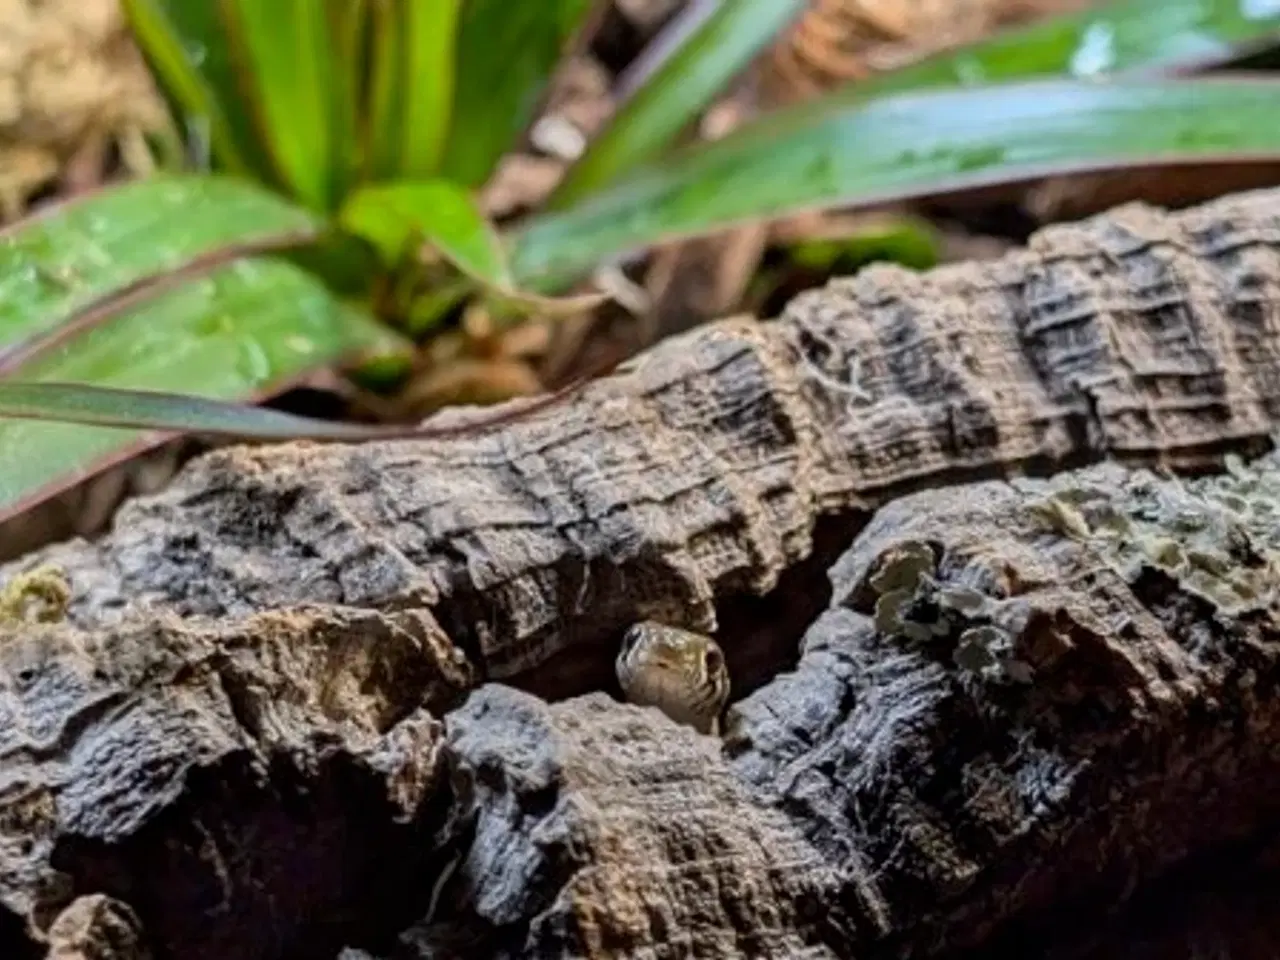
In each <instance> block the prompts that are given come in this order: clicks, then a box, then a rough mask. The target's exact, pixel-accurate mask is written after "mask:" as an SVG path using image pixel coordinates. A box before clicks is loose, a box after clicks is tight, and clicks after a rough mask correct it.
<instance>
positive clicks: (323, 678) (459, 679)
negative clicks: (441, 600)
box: [0, 609, 469, 960]
mask: <svg viewBox="0 0 1280 960" xmlns="http://www.w3.org/2000/svg"><path fill="white" fill-rule="evenodd" d="M468 680H469V676H468V674H467V672H466V670H465V664H464V663H463V662H461V661H460V660H459V659H458V657H457V656H456V650H455V649H454V648H453V647H452V645H450V644H449V643H448V642H447V641H446V640H445V639H444V638H443V637H442V636H441V635H440V634H439V633H438V632H437V631H435V628H434V627H432V626H431V625H430V624H429V622H427V621H424V620H423V619H422V618H421V617H419V616H417V615H416V614H413V613H405V614H401V615H398V616H396V617H393V618H390V619H388V618H378V617H374V616H372V615H370V614H368V613H364V612H360V611H346V612H341V611H336V610H332V609H330V610H326V611H312V612H307V611H302V610H295V611H290V612H289V613H286V614H273V613H266V614H260V615H257V616H254V617H251V618H248V619H247V620H245V621H243V622H240V623H224V624H222V625H220V626H218V627H209V626H192V625H189V624H183V623H181V622H179V621H177V620H174V619H172V618H158V619H157V620H156V621H155V622H152V623H147V624H130V625H126V626H120V627H116V628H103V629H101V630H99V631H96V632H94V633H84V632H81V631H78V630H76V629H74V628H68V627H61V626H47V625H32V626H27V627H18V628H14V627H7V628H3V629H0V914H4V913H5V912H6V911H7V912H8V913H9V914H10V915H11V916H14V917H17V918H19V919H20V920H21V921H22V923H21V924H16V923H14V924H8V925H6V924H4V923H0V956H4V957H10V956H16V957H21V956H24V955H29V954H24V953H22V952H19V951H20V950H22V947H21V945H20V941H18V940H16V939H14V938H16V937H17V936H18V927H19V926H25V927H26V928H27V929H28V930H29V931H30V936H31V938H32V939H34V940H40V939H44V938H45V937H46V936H50V937H52V934H50V933H49V930H50V927H51V925H54V926H56V924H55V919H56V916H57V914H58V913H59V912H60V911H61V910H62V909H63V908H64V907H66V906H67V904H68V903H69V901H70V899H71V898H73V897H76V896H82V895H86V894H95V893H107V894H109V895H110V896H112V897H115V898H117V899H119V900H122V901H124V902H125V903H127V904H128V905H129V906H130V907H132V908H133V909H135V910H136V911H137V912H138V914H139V915H140V916H141V917H142V919H143V926H144V928H145V931H146V936H147V937H148V939H149V941H150V943H151V946H152V949H153V950H154V951H155V956H157V957H184V958H209V960H213V958H226V957H279V956H290V955H296V954H295V953H294V951H297V950H300V949H301V950H304V951H305V950H306V949H308V948H310V949H320V948H323V947H324V945H325V944H328V945H329V948H330V952H332V951H334V950H336V949H337V947H338V946H340V945H341V943H342V940H343V939H344V938H347V937H350V936H352V935H353V934H354V933H356V932H359V931H361V930H364V929H367V928H368V927H369V926H370V925H373V926H376V925H377V924H378V923H380V922H381V923H386V922H387V918H388V917H389V916H394V915H395V913H396V911H397V909H398V910H400V911H402V912H403V911H405V910H407V909H408V910H412V909H413V907H414V906H415V901H416V898H418V897H420V896H421V895H420V893H419V892H418V891H417V888H416V887H415V886H414V884H413V883H412V882H411V881H413V880H416V879H417V878H418V876H419V873H418V871H419V869H421V867H422V861H421V856H420V855H419V854H418V853H417V852H415V848H418V849H421V850H422V855H425V853H426V849H425V847H424V846H422V845H421V844H420V840H421V838H420V837H419V834H418V831H419V828H420V824H421V821H422V818H423V817H424V816H425V817H426V818H427V819H431V818H432V817H433V816H434V815H438V814H439V812H440V809H441V805H442V804H443V805H444V808H446V809H447V804H448V790H447V788H445V787H443V786H442V785H441V782H440V781H441V778H442V777H443V775H444V774H443V771H442V767H441V762H442V761H441V757H440V753H439V748H440V738H441V732H442V728H441V724H440V722H439V721H438V720H437V719H435V717H436V716H439V715H442V714H444V713H445V712H446V711H447V710H449V709H450V708H451V707H453V706H455V705H456V704H457V703H458V702H459V701H460V699H461V697H462V695H463V692H464V691H465V689H466V686H467V683H468ZM418 905H420V904H418ZM379 918H381V919H379ZM5 931H11V933H10V935H9V939H6V937H5ZM53 939H54V940H55V945H56V940H57V938H56V937H55V938H53ZM335 940H336V942H333V941H335ZM311 955H315V954H311Z"/></svg>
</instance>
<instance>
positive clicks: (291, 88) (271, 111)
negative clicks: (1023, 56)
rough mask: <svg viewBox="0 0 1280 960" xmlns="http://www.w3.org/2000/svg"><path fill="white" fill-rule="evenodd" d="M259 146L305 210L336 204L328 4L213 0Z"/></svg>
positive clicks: (307, 0) (291, 0)
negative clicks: (228, 44) (261, 144)
mask: <svg viewBox="0 0 1280 960" xmlns="http://www.w3.org/2000/svg"><path fill="white" fill-rule="evenodd" d="M216 4H217V6H218V7H219V9H220V10H221V13H222V21H223V26H224V29H225V34H226V42H229V43H230V44H231V49H232V57H233V61H234V62H235V64H236V66H237V67H238V69H239V80H240V83H241V84H242V87H241V89H242V91H243V92H244V94H245V96H246V97H247V99H248V101H249V105H250V110H251V113H252V116H253V118H254V120H255V121H256V127H255V129H256V131H257V136H258V139H259V141H260V142H262V143H263V144H265V146H266V148H267V150H268V152H269V154H270V155H271V157H272V158H273V159H274V162H275V167H276V170H277V172H278V174H279V177H280V179H281V180H282V181H283V182H284V183H285V184H287V186H288V189H289V190H290V191H291V192H292V193H293V195H294V196H296V197H298V198H299V199H300V200H301V201H302V202H303V203H305V204H306V205H307V206H308V207H310V208H311V209H313V210H317V211H326V210H329V209H331V208H332V207H333V205H334V204H335V203H336V202H337V197H336V196H335V194H334V189H333V187H334V182H335V179H336V178H335V176H334V170H333V155H334V149H333V141H332V136H333V119H334V118H333V104H334V102H335V90H334V82H333V79H332V78H333V77H334V76H335V71H334V62H335V60H336V58H337V49H336V45H335V42H334V38H333V37H331V36H330V33H329V14H330V10H329V9H328V7H327V5H326V4H325V3H321V2H317V0H272V2H270V3H263V2H261V0H216Z"/></svg>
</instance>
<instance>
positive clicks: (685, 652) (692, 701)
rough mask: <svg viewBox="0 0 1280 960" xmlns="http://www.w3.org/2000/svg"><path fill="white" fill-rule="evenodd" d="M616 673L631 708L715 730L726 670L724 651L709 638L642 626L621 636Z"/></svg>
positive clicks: (724, 695)
mask: <svg viewBox="0 0 1280 960" xmlns="http://www.w3.org/2000/svg"><path fill="white" fill-rule="evenodd" d="M616 669H617V674H618V682H619V683H620V684H621V686H622V690H623V693H624V694H626V697H627V699H628V700H630V701H631V702H632V703H635V704H639V705H641V706H653V707H657V708H659V709H660V710H662V711H663V712H664V713H665V714H667V716H669V717H671V719H673V720H675V721H676V722H678V723H687V724H689V725H691V726H693V727H695V728H697V729H699V730H701V731H702V732H704V733H713V732H715V731H716V729H717V727H718V720H719V716H720V711H721V710H722V709H723V708H724V704H725V701H726V700H727V699H728V696H729V671H728V668H727V666H726V663H725V656H724V651H723V650H722V649H721V648H720V645H719V644H718V643H716V642H715V641H714V640H712V639H711V638H710V637H708V636H704V635H703V634H700V633H694V632H692V631H689V630H681V629H680V628H678V627H669V626H666V625H665V624H660V623H654V622H653V621H642V622H640V623H637V624H636V625H634V626H633V627H631V628H630V629H629V630H627V632H626V634H625V635H624V636H623V638H622V647H621V650H620V651H619V653H618V659H617V663H616Z"/></svg>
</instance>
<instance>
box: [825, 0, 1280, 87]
mask: <svg viewBox="0 0 1280 960" xmlns="http://www.w3.org/2000/svg"><path fill="white" fill-rule="evenodd" d="M1278 36H1280V4H1276V3H1270V2H1267V0H1263V2H1254V3H1251V0H1244V2H1241V0H1119V2H1116V3H1109V4H1102V5H1101V6H1096V7H1092V8H1089V9H1086V10H1080V11H1077V12H1075V13H1070V14H1063V15H1061V16H1057V17H1050V18H1047V19H1044V20H1038V21H1036V22H1034V23H1031V24H1027V25H1025V26H1022V27H1017V28H1012V29H1008V30H1002V31H1000V32H999V33H996V34H994V35H993V36H990V37H987V38H985V39H983V40H981V41H979V42H977V43H973V44H968V45H966V46H963V47H958V48H956V49H954V50H949V51H944V52H942V53H938V54H935V55H933V56H931V57H927V58H925V59H924V60H921V61H920V62H918V63H914V64H911V65H910V66H907V67H903V68H901V69H899V70H892V71H888V72H886V73H882V74H878V75H876V76H873V77H870V78H868V79H866V80H863V81H860V82H859V83H857V84H852V85H850V86H849V87H848V88H847V89H846V90H844V91H842V92H841V93H840V94H839V95H838V96H839V97H840V98H842V99H846V100H860V99H865V98H867V97H871V96H877V95H882V94H886V93H891V92H897V91H904V90H915V89H921V88H924V87H940V86H962V87H972V86H979V85H985V84H994V83H1004V82H1008V81H1011V80H1028V79H1032V78H1037V77H1049V76H1064V77H1066V76H1070V77H1076V78H1079V79H1084V78H1087V77H1094V76H1098V75H1102V74H1123V73H1129V72H1133V73H1150V72H1156V71H1170V70H1180V69H1190V68H1193V67H1205V66H1211V65H1214V64H1218V63H1223V62H1227V61H1230V60H1231V59H1232V58H1234V57H1236V56H1238V55H1239V54H1240V53H1241V52H1242V51H1248V50H1250V49H1252V48H1255V47H1257V46H1258V45H1260V44H1265V43H1267V42H1274V41H1275V40H1276V38H1277V37H1278Z"/></svg>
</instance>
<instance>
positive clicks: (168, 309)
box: [0, 258, 407, 517]
mask: <svg viewBox="0 0 1280 960" xmlns="http://www.w3.org/2000/svg"><path fill="white" fill-rule="evenodd" d="M406 349H407V348H406V346H405V344H404V343H403V341H401V340H399V339H398V338H396V337H395V336H394V335H392V334H391V333H390V332H389V331H388V330H386V329H385V328H384V327H382V326H381V325H380V324H378V323H376V322H375V321H373V320H372V319H371V318H369V317H368V316H367V315H365V314H364V313H362V312H361V311H358V310H356V309H354V308H352V307H349V306H347V305H344V304H343V303H342V302H341V301H338V300H336V299H334V297H333V296H332V295H331V294H330V293H329V292H328V291H327V290H326V289H325V287H324V286H323V284H321V283H320V281H318V280H317V279H315V278H314V277H313V276H311V275H310V274H308V273H306V272H304V271H302V270H300V269H298V268H297V267H295V266H293V265H291V264H289V263H287V262H284V261H281V260H276V259H273V258H255V259H252V260H240V261H236V262H234V263H232V264H229V265H227V266H224V267H222V268H221V269H219V270H217V271H215V272H214V273H211V274H209V275H208V276H206V277H203V278H201V279H200V280H198V281H195V282H192V283H187V284H184V285H182V286H180V287H178V288H177V289H175V290H172V291H170V292H168V293H164V294H162V295H160V296H158V297H156V298H154V299H153V300H150V301H149V302H147V303H146V304H145V305H144V306H142V307H141V308H139V309H136V310H134V311H132V312H130V313H127V314H124V315H122V316H119V317H116V318H114V319H113V320H112V321H111V322H109V323H105V324H102V325H100V326H97V327H94V328H92V329H90V330H88V331H86V332H84V333H83V334H82V335H80V336H78V337H75V338H73V339H70V340H68V341H66V342H65V343H61V344H59V345H58V346H57V348H56V349H54V350H51V351H49V352H47V353H45V354H44V355H42V356H40V357H38V358H36V359H33V360H32V361H30V362H28V363H27V364H26V365H25V366H24V367H23V368H22V369H21V370H20V371H19V373H18V376H20V378H21V380H22V381H25V382H33V383H79V384H88V385H96V386H100V387H118V388H125V389H133V390H161V391H170V392H181V393H187V394H192V395H194V396H197V397H206V398H213V399H224V400H245V399H252V398H255V397H258V396H261V395H263V394H265V393H269V392H271V391H273V390H276V389H279V388H280V387H281V386H283V385H286V384H288V383H289V382H291V381H294V380H296V379H297V378H299V377H300V376H301V375H303V374H305V373H307V372H308V371H311V370H314V369H317V368H319V367H321V366H325V365H328V364H331V363H333V362H335V361H336V360H338V359H339V358H350V359H355V357H356V356H357V355H364V356H372V355H377V354H381V355H384V356H385V355H390V354H394V353H400V352H401V351H404V350H406ZM6 389H7V390H9V393H10V399H11V400H12V399H13V397H12V392H13V390H14V389H15V387H14V386H13V385H12V384H11V385H10V386H9V387H7V388H6ZM30 399H31V398H30V397H28V400H30ZM158 439H163V438H157V437H155V436H153V435H149V434H147V433H145V432H141V431H138V430H124V429H117V428H110V427H90V426H82V425H77V424H67V423H53V424H51V423H45V422H39V421H30V420H0V517H4V516H9V515H12V514H13V513H14V512H16V511H18V510H20V509H23V508H25V507H28V506H30V505H31V504H33V503H35V502H38V501H39V500H41V499H44V498H46V497H48V496H52V495H54V494H56V493H57V492H58V491H59V490H61V489H65V488H66V487H67V486H69V485H71V484H74V483H76V482H78V481H80V480H82V479H84V478H86V477H88V476H90V475H92V474H93V473H95V472H96V471H97V470H99V469H101V468H102V467H104V466H106V465H109V464H110V463H113V462H117V461H119V460H121V459H124V458H125V457H127V456H129V455H131V454H133V453H135V452H136V451H137V450H138V449H139V448H140V447H144V446H146V445H148V444H150V443H154V442H156V441H157V440H158Z"/></svg>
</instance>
